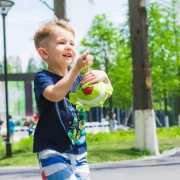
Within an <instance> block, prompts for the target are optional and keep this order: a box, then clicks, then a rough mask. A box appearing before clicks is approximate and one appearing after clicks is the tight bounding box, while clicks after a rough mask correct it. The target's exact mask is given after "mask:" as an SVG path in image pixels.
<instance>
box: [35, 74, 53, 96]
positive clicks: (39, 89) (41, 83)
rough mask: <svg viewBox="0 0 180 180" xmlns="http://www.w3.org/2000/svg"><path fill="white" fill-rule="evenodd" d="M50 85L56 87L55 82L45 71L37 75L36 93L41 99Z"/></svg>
mask: <svg viewBox="0 0 180 180" xmlns="http://www.w3.org/2000/svg"><path fill="white" fill-rule="evenodd" d="M49 85H54V83H53V80H52V78H51V77H49V76H48V75H47V74H45V73H44V72H43V71H41V72H39V73H37V74H36V75H35V77H34V93H35V96H36V97H37V98H38V99H39V98H40V96H41V94H42V93H43V91H44V90H45V88H46V87H47V86H49Z"/></svg>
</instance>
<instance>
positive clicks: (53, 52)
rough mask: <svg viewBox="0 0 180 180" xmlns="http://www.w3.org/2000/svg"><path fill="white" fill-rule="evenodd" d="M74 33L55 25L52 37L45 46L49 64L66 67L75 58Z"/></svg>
mask: <svg viewBox="0 0 180 180" xmlns="http://www.w3.org/2000/svg"><path fill="white" fill-rule="evenodd" d="M74 46H75V38H74V35H73V34H72V33H71V32H70V31H67V30H65V29H63V28H61V27H58V26H57V27H55V28H54V31H53V34H52V37H51V38H50V39H49V41H48V43H47V45H46V46H45V51H46V54H47V58H46V60H47V63H48V64H49V65H51V66H52V65H53V66H57V67H59V66H60V67H62V68H67V67H68V66H69V65H70V64H71V63H72V62H73V60H74V58H75V55H76V53H75V48H74Z"/></svg>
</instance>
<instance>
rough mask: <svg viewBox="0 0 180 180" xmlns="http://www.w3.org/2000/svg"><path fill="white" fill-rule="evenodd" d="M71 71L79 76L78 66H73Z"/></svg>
mask: <svg viewBox="0 0 180 180" xmlns="http://www.w3.org/2000/svg"><path fill="white" fill-rule="evenodd" d="M73 71H75V72H76V73H78V74H79V73H80V72H81V69H80V68H79V67H78V66H76V65H75V66H74V67H73Z"/></svg>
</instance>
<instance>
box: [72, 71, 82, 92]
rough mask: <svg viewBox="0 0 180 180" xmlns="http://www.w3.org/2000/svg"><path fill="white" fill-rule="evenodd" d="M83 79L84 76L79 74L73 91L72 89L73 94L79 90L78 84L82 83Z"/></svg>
mask: <svg viewBox="0 0 180 180" xmlns="http://www.w3.org/2000/svg"><path fill="white" fill-rule="evenodd" d="M81 79H82V75H81V74H79V75H78V77H77V78H76V81H75V83H74V85H73V87H72V89H71V92H76V88H77V86H78V84H79V83H80V81H81Z"/></svg>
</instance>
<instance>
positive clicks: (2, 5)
mask: <svg viewBox="0 0 180 180" xmlns="http://www.w3.org/2000/svg"><path fill="white" fill-rule="evenodd" d="M13 5H14V2H12V1H8V0H0V12H1V15H2V18H3V40H4V82H5V99H6V125H7V139H6V156H7V157H11V156H12V151H11V142H10V129H9V119H8V115H9V112H8V111H9V108H8V79H7V58H6V22H5V18H6V15H7V14H8V11H9V10H10V8H11V7H12V6H13Z"/></svg>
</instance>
